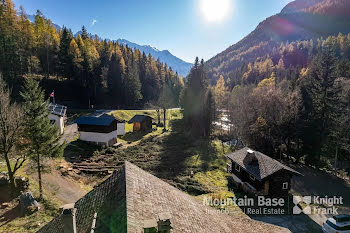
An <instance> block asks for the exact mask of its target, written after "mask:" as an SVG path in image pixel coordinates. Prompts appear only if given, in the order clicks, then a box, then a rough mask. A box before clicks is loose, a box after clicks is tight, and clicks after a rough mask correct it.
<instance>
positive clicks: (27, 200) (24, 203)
mask: <svg viewBox="0 0 350 233" xmlns="http://www.w3.org/2000/svg"><path fill="white" fill-rule="evenodd" d="M19 204H20V207H21V214H22V215H28V214H32V213H34V212H35V211H37V210H39V203H38V202H37V201H36V200H35V199H34V196H33V194H32V193H31V192H25V193H23V194H22V195H21V196H20V197H19Z"/></svg>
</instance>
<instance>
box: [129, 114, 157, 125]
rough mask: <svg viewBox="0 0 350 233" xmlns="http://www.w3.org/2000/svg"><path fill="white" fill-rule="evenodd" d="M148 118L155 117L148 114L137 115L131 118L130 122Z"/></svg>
mask: <svg viewBox="0 0 350 233" xmlns="http://www.w3.org/2000/svg"><path fill="white" fill-rule="evenodd" d="M147 118H151V119H153V118H152V117H150V116H147V115H135V116H134V117H133V118H131V119H130V120H129V122H128V123H129V124H131V123H134V122H143V121H144V120H146V119H147Z"/></svg>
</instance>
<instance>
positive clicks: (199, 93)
mask: <svg viewBox="0 0 350 233" xmlns="http://www.w3.org/2000/svg"><path fill="white" fill-rule="evenodd" d="M208 98H213V96H212V94H208V77H207V72H206V70H205V66H204V61H203V60H202V61H201V62H200V63H199V60H198V58H196V60H195V63H194V66H193V67H192V69H191V71H190V74H189V75H188V80H187V83H186V86H185V90H184V93H183V96H182V108H183V115H184V121H185V124H187V125H188V126H191V133H192V135H193V136H203V137H207V136H209V135H208V133H209V132H210V128H211V120H210V119H211V118H208V116H207V115H206V114H207V113H208V112H210V111H208V110H207V106H206V105H207V104H208V101H209V102H211V101H212V100H208ZM208 119H209V120H208Z"/></svg>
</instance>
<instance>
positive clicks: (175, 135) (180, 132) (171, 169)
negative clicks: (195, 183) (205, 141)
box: [155, 120, 193, 179]
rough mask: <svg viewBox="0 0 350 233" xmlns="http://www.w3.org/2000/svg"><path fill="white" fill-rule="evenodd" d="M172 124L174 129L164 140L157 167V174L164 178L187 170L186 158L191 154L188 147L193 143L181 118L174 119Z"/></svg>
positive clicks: (172, 176) (169, 177) (173, 176)
mask: <svg viewBox="0 0 350 233" xmlns="http://www.w3.org/2000/svg"><path fill="white" fill-rule="evenodd" d="M170 124H171V128H172V131H171V132H169V134H168V135H167V136H165V138H164V140H163V143H162V145H163V151H162V153H161V155H160V161H159V165H158V166H157V168H156V169H155V172H156V174H157V176H158V177H160V178H164V179H173V178H175V177H176V176H178V175H180V174H183V173H184V172H185V170H186V164H185V160H186V158H188V157H189V156H191V154H190V153H189V152H188V149H189V148H191V146H192V145H193V144H192V143H193V139H191V137H190V135H189V134H188V132H186V129H185V127H184V125H183V122H182V121H181V120H172V121H171V122H170ZM187 175H188V174H187Z"/></svg>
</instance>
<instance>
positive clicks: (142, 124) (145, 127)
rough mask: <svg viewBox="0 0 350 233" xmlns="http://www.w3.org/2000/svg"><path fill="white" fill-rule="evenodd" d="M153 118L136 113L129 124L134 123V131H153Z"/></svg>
mask: <svg viewBox="0 0 350 233" xmlns="http://www.w3.org/2000/svg"><path fill="white" fill-rule="evenodd" d="M152 120H153V118H152V117H150V116H146V115H135V116H134V117H133V118H131V119H130V120H129V122H128V123H129V124H133V131H134V132H137V131H151V130H152Z"/></svg>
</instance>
